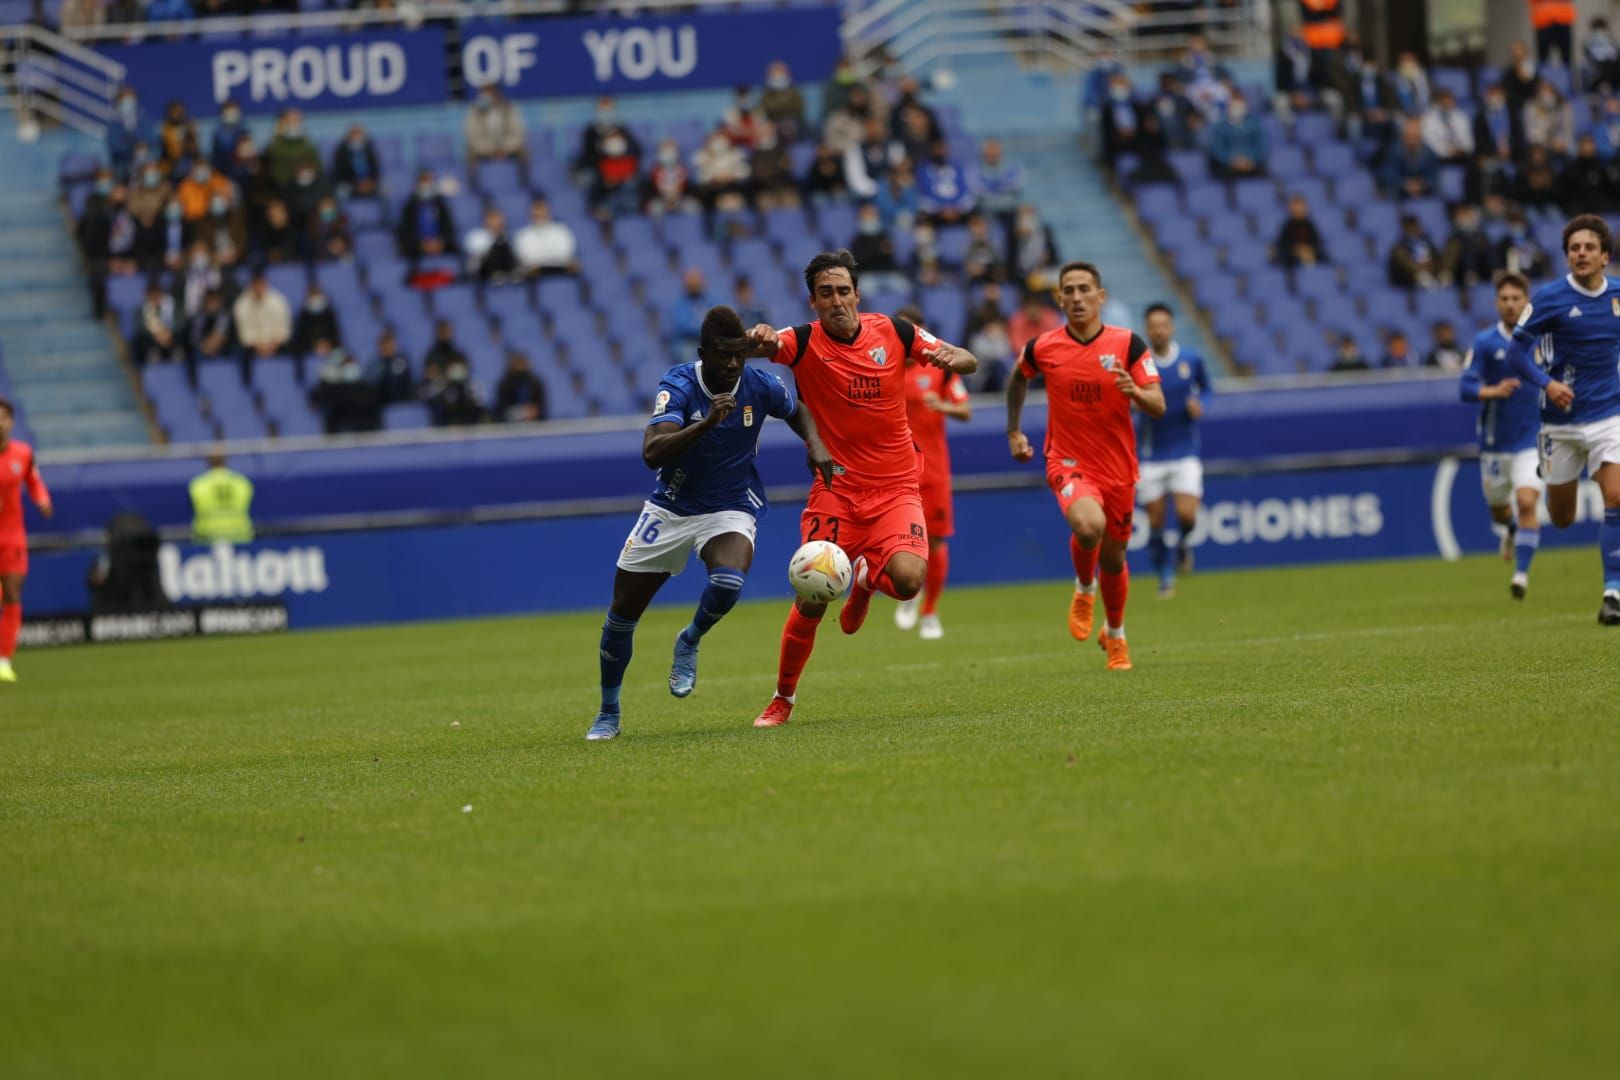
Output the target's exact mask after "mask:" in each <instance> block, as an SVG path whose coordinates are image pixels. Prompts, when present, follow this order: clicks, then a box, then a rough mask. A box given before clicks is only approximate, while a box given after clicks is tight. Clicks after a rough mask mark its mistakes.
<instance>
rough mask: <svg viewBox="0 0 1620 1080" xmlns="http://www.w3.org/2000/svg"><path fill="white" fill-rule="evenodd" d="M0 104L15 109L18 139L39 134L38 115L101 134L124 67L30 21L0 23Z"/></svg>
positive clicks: (89, 133) (110, 110)
mask: <svg viewBox="0 0 1620 1080" xmlns="http://www.w3.org/2000/svg"><path fill="white" fill-rule="evenodd" d="M0 51H3V52H4V53H6V54H8V55H9V61H10V62H9V63H8V64H7V65H5V67H4V69H3V71H0V105H3V106H5V107H8V108H13V107H14V108H16V110H17V132H18V135H19V137H21V138H23V139H25V140H30V139H32V138H33V137H34V136H35V135H36V134H37V132H38V130H39V128H38V123H37V120H36V117H39V116H44V117H49V118H50V119H52V120H55V121H57V122H59V123H62V124H66V125H68V126H69V127H72V128H75V129H76V130H78V131H82V132H84V133H85V134H87V135H96V136H99V135H100V134H101V133H102V132H103V131H104V130H105V128H106V121H107V119H108V117H109V116H111V114H112V99H113V95H114V94H115V93H117V91H118V87H119V86H120V85H121V84H122V83H123V81H124V65H122V64H120V63H118V62H117V61H114V60H109V59H108V58H107V57H105V56H102V55H101V54H100V53H98V52H95V51H94V50H92V49H87V48H85V47H84V46H82V45H78V44H75V43H74V42H72V41H69V40H68V39H67V38H65V37H63V36H62V35H60V34H55V33H52V32H51V31H49V30H46V29H44V28H43V27H39V26H34V25H32V24H23V25H20V26H0Z"/></svg>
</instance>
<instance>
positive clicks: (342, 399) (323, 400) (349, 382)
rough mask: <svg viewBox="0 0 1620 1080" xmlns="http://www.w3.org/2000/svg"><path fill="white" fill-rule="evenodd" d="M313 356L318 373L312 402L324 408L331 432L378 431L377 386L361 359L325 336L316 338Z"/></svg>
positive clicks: (380, 422) (342, 433) (379, 416)
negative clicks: (361, 363)
mask: <svg viewBox="0 0 1620 1080" xmlns="http://www.w3.org/2000/svg"><path fill="white" fill-rule="evenodd" d="M310 356H311V358H312V359H313V360H314V361H315V363H316V365H317V368H316V370H317V372H318V376H317V381H316V383H315V389H314V390H312V391H310V394H309V401H310V404H311V405H314V406H315V407H316V408H317V409H319V410H320V411H321V415H322V417H323V418H324V427H325V431H326V433H327V434H328V435H346V434H349V433H351V432H357V431H376V430H377V429H378V428H379V427H381V426H382V411H381V409H380V408H379V406H378V402H377V391H376V388H375V387H373V386H372V385H371V383H369V382H367V381H366V373H365V371H364V370H363V369H362V368H361V367H360V362H359V361H358V360H356V359H355V358H354V357H353V356H352V355H350V354H349V352H348V351H347V350H346V349H344V348H343V347H342V346H341V345H336V344H334V343H333V342H332V340H331V339H330V338H324V337H323V338H317V339H316V340H315V342H314V343H313V345H312V346H311V350H310Z"/></svg>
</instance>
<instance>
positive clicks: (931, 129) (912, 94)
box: [889, 75, 945, 142]
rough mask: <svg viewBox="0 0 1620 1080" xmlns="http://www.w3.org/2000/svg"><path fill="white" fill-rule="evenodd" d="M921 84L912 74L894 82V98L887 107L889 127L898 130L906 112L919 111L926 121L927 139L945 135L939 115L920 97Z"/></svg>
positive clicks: (903, 121)
mask: <svg viewBox="0 0 1620 1080" xmlns="http://www.w3.org/2000/svg"><path fill="white" fill-rule="evenodd" d="M921 91H922V84H921V83H919V82H918V81H917V78H916V76H914V75H903V76H901V78H900V81H899V82H897V83H896V84H895V98H894V102H893V104H892V105H890V107H889V127H890V128H891V129H893V130H899V129H900V128H902V127H904V126H905V117H906V114H907V113H913V112H915V113H921V114H922V116H923V118H924V119H925V120H926V121H927V122H928V141H929V142H933V141H934V140H936V139H943V138H944V137H945V129H944V128H943V127H941V126H940V123H939V115H938V114H937V113H935V112H934V110H933V109H931V108H929V107H928V105H927V104H926V103H925V102H924V101H923V99H922V94H921Z"/></svg>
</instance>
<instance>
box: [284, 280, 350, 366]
mask: <svg viewBox="0 0 1620 1080" xmlns="http://www.w3.org/2000/svg"><path fill="white" fill-rule="evenodd" d="M322 338H325V339H326V340H327V341H330V342H331V343H332V344H334V345H342V344H343V327H342V324H340V323H339V322H338V314H337V311H336V310H334V309H333V307H332V302H331V301H330V300H328V299H327V297H326V290H325V289H323V288H321V286H320V285H319V283H316V284H312V285H310V287H309V292H308V293H307V294H306V295H305V297H304V307H303V310H302V311H300V312H299V313H298V319H297V321H295V322H294V323H293V332H292V337H291V339H289V343H288V348H289V350H290V351H291V352H292V354H293V355H294V356H305V355H307V354H309V353H310V352H312V351H313V350H314V347H315V343H316V342H317V341H319V340H321V339H322Z"/></svg>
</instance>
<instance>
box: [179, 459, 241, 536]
mask: <svg viewBox="0 0 1620 1080" xmlns="http://www.w3.org/2000/svg"><path fill="white" fill-rule="evenodd" d="M252 506H253V481H251V480H249V479H248V478H247V477H245V476H243V475H242V474H241V473H239V472H234V471H232V470H230V469H209V470H208V471H207V472H205V473H203V474H202V475H201V476H199V477H197V478H196V479H195V480H193V481H192V482H191V512H192V515H193V517H192V520H191V535H192V538H193V539H195V540H196V541H197V542H198V543H203V544H211V543H213V542H214V541H216V540H226V541H229V542H230V543H233V544H245V543H247V542H248V541H249V540H252V539H253V519H252V518H251V517H249V516H248V510H249V508H251V507H252Z"/></svg>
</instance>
